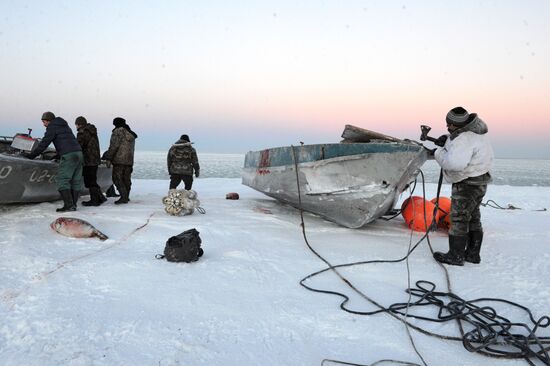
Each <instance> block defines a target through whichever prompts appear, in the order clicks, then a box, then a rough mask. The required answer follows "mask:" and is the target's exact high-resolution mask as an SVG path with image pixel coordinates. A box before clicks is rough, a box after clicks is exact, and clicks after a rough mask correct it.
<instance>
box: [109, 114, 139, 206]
mask: <svg viewBox="0 0 550 366" xmlns="http://www.w3.org/2000/svg"><path fill="white" fill-rule="evenodd" d="M113 125H114V126H115V128H114V129H113V132H112V134H111V141H110V142H109V149H108V150H107V151H105V153H104V154H103V156H102V157H101V159H102V160H107V161H109V162H110V163H111V164H112V165H113V183H114V184H115V186H116V188H117V190H118V192H119V193H120V198H119V199H118V200H117V201H115V204H117V205H118V204H121V203H128V201H130V190H131V188H132V171H133V166H134V150H135V141H136V139H137V137H138V136H137V135H136V133H135V132H134V131H132V130H131V129H130V126H128V125H127V124H126V120H125V119H124V118H121V117H117V118H115V119H114V120H113Z"/></svg>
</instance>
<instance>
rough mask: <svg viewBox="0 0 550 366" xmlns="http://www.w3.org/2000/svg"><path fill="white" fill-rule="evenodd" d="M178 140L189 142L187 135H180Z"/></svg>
mask: <svg viewBox="0 0 550 366" xmlns="http://www.w3.org/2000/svg"><path fill="white" fill-rule="evenodd" d="M180 140H183V141H187V142H189V136H187V135H181V136H180Z"/></svg>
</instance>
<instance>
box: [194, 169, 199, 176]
mask: <svg viewBox="0 0 550 366" xmlns="http://www.w3.org/2000/svg"><path fill="white" fill-rule="evenodd" d="M198 177H199V171H198V170H195V178H198Z"/></svg>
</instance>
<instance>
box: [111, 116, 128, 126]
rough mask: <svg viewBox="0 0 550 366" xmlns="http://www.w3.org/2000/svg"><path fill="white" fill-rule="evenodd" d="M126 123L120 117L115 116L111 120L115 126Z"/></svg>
mask: <svg viewBox="0 0 550 366" xmlns="http://www.w3.org/2000/svg"><path fill="white" fill-rule="evenodd" d="M125 124H126V120H125V119H124V118H122V117H117V118H115V119H114V120H113V125H115V126H116V127H122V126H124V125H125Z"/></svg>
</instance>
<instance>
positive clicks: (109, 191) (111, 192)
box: [105, 184, 120, 197]
mask: <svg viewBox="0 0 550 366" xmlns="http://www.w3.org/2000/svg"><path fill="white" fill-rule="evenodd" d="M105 194H106V195H107V197H120V194H118V193H116V191H115V185H114V184H111V186H110V187H109V189H107V192H105Z"/></svg>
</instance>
